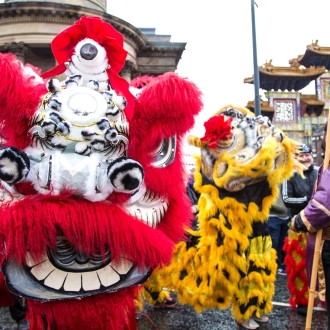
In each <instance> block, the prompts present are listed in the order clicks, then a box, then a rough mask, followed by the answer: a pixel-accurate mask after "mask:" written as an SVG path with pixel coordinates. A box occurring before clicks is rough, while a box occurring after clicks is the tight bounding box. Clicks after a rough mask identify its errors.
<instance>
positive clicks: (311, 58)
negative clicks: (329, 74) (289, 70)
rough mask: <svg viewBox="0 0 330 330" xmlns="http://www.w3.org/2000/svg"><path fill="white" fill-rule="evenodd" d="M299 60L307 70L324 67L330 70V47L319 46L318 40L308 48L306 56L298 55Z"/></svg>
mask: <svg viewBox="0 0 330 330" xmlns="http://www.w3.org/2000/svg"><path fill="white" fill-rule="evenodd" d="M297 60H298V62H299V63H300V64H302V65H303V66H305V67H306V68H309V67H311V66H315V67H320V66H324V67H326V69H327V70H330V47H322V46H319V45H318V40H316V41H315V42H312V43H311V44H310V45H308V46H307V47H306V51H305V54H304V55H298V58H297Z"/></svg>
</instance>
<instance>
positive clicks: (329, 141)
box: [305, 109, 330, 330]
mask: <svg viewBox="0 0 330 330" xmlns="http://www.w3.org/2000/svg"><path fill="white" fill-rule="evenodd" d="M329 126H330V109H329V116H328V127H327V135H326V140H325V141H326V143H325V154H324V163H323V171H325V170H326V169H327V168H328V166H329V161H330V129H329ZM322 231H323V230H322V229H320V230H319V231H318V232H317V234H316V240H315V248H314V258H313V266H312V276H311V282H310V286H309V296H308V308H307V317H306V326H305V330H311V325H312V317H313V309H314V297H315V287H316V279H317V270H318V265H319V261H320V256H321V240H322Z"/></svg>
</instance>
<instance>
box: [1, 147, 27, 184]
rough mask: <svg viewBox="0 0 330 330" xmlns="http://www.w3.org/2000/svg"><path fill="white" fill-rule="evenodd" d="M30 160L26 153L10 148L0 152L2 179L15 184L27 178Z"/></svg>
mask: <svg viewBox="0 0 330 330" xmlns="http://www.w3.org/2000/svg"><path fill="white" fill-rule="evenodd" d="M29 170H30V160H29V158H28V156H27V155H26V153H25V152H24V151H20V150H18V149H16V148H13V147H9V148H5V149H2V150H0V179H1V180H2V181H5V182H7V183H8V184H15V183H17V182H19V181H21V180H23V179H25V178H26V176H27V175H28V173H29Z"/></svg>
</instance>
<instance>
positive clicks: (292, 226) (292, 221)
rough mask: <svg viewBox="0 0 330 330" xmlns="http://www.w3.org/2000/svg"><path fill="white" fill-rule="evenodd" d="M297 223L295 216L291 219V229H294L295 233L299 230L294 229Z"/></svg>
mask: <svg viewBox="0 0 330 330" xmlns="http://www.w3.org/2000/svg"><path fill="white" fill-rule="evenodd" d="M295 221H296V216H294V217H293V218H292V219H291V229H292V230H293V231H295V232H297V230H296V229H295V227H294V224H295Z"/></svg>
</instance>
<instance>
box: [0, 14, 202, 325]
mask: <svg viewBox="0 0 330 330" xmlns="http://www.w3.org/2000/svg"><path fill="white" fill-rule="evenodd" d="M52 49H53V52H54V55H55V58H56V60H57V62H58V63H59V65H58V66H57V67H55V68H54V69H52V70H51V71H48V72H46V73H45V74H43V75H42V78H43V79H46V78H52V77H53V76H55V75H58V74H60V73H63V72H64V71H65V75H66V77H67V78H66V79H65V80H64V81H59V80H57V79H55V78H52V79H50V80H47V81H44V80H43V79H41V77H40V76H39V75H38V74H37V72H36V70H35V68H32V67H29V66H28V65H26V66H23V65H22V64H21V63H20V62H19V61H18V60H17V59H16V58H15V57H14V56H13V55H12V54H0V68H1V74H2V84H1V87H0V106H1V111H0V122H1V135H2V136H3V137H4V139H5V141H6V146H5V148H4V149H2V150H1V151H0V178H1V191H0V192H1V208H0V212H1V217H0V219H1V222H0V234H1V247H2V248H1V257H2V260H1V262H2V273H3V275H4V278H5V280H6V285H7V287H8V288H9V289H10V291H11V292H13V293H14V294H16V295H19V296H21V297H25V298H26V299H27V318H28V320H29V322H30V327H31V329H73V330H76V329H98V330H101V329H114V330H118V329H136V326H137V325H136V319H135V307H134V298H135V297H136V296H137V293H138V290H139V289H140V288H141V284H142V283H144V282H145V281H146V280H147V279H148V277H149V275H150V273H151V271H152V270H153V269H154V268H155V267H158V266H162V265H166V264H168V263H169V261H170V260H171V256H172V251H173V248H174V245H175V243H176V242H178V241H179V240H180V239H181V238H182V236H183V232H184V230H183V227H184V225H187V221H188V219H189V218H191V216H192V215H191V213H190V212H191V211H190V202H189V199H188V197H187V196H186V194H185V185H184V166H183V162H182V151H181V141H182V139H183V137H184V136H185V134H186V132H187V131H188V130H190V129H191V128H192V127H193V124H194V116H195V115H197V114H198V112H199V111H200V110H201V107H202V101H201V93H200V91H199V90H198V88H197V87H196V86H195V85H194V84H193V83H191V82H189V81H187V80H186V79H183V78H180V77H178V76H177V75H176V74H174V73H167V74H164V75H162V76H159V77H157V78H151V77H145V79H144V80H143V78H139V80H137V81H135V82H134V81H133V82H132V86H134V88H132V87H131V88H129V86H128V83H127V82H126V81H125V80H124V79H122V78H121V77H120V76H119V75H118V73H119V72H120V70H121V69H122V68H123V66H124V63H125V59H126V55H127V53H126V51H125V50H124V49H123V37H122V35H121V34H120V33H118V32H117V31H116V30H115V29H114V28H113V27H112V26H111V25H110V24H108V23H106V22H104V21H102V20H101V19H100V18H98V17H82V18H81V19H80V20H79V21H77V22H76V23H75V24H74V25H73V26H71V27H69V28H68V29H66V30H65V31H63V32H62V33H60V34H59V35H58V36H57V37H56V38H55V39H54V40H53V42H52ZM140 87H142V88H140Z"/></svg>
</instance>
